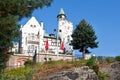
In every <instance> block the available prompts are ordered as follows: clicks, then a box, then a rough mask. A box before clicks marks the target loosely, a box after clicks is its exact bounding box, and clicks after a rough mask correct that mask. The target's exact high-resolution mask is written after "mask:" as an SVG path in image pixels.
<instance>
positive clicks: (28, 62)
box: [24, 60, 35, 66]
mask: <svg viewBox="0 0 120 80" xmlns="http://www.w3.org/2000/svg"><path fill="white" fill-rule="evenodd" d="M34 64H35V63H34V62H33V61H31V60H28V61H25V63H24V65H25V66H33V65H34Z"/></svg>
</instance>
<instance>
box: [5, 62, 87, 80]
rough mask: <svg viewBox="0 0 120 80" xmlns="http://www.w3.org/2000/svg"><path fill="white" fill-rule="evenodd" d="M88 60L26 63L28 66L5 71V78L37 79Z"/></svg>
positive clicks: (15, 79) (83, 63) (82, 63)
mask: <svg viewBox="0 0 120 80" xmlns="http://www.w3.org/2000/svg"><path fill="white" fill-rule="evenodd" d="M86 62H87V61H86V60H79V61H63V60H59V61H49V62H46V63H44V64H40V63H36V64H31V63H30V65H26V67H20V68H16V69H12V70H6V71H5V72H4V77H3V78H4V79H5V80H33V79H34V80H37V78H38V79H39V78H40V77H41V76H44V75H49V74H52V73H55V72H57V71H60V70H66V69H69V68H71V67H80V66H83V65H85V64H86Z"/></svg>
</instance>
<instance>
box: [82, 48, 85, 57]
mask: <svg viewBox="0 0 120 80" xmlns="http://www.w3.org/2000/svg"><path fill="white" fill-rule="evenodd" d="M82 53H83V59H85V47H83V52H82Z"/></svg>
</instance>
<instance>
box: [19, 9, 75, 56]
mask: <svg viewBox="0 0 120 80" xmlns="http://www.w3.org/2000/svg"><path fill="white" fill-rule="evenodd" d="M63 13H64V11H63V9H61V10H60V13H59V14H58V16H57V19H58V35H57V36H56V35H54V34H46V33H45V30H44V29H43V27H44V25H43V22H40V23H39V22H38V21H37V20H36V18H35V17H32V18H31V19H30V20H29V21H28V22H27V23H26V24H25V25H24V26H21V29H20V31H21V35H20V41H19V52H20V53H21V54H24V55H26V56H33V55H34V54H35V53H39V54H42V53H44V54H48V53H53V54H59V53H63V52H64V51H63V50H61V49H60V47H61V43H62V42H64V47H65V52H66V53H73V48H72V46H70V45H69V44H70V41H71V40H72V37H71V34H72V31H73V24H72V23H71V22H69V21H67V20H66V15H65V14H63ZM46 40H48V43H49V49H48V50H47V51H46V50H45V45H46Z"/></svg>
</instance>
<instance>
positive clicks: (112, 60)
mask: <svg viewBox="0 0 120 80" xmlns="http://www.w3.org/2000/svg"><path fill="white" fill-rule="evenodd" d="M105 60H106V61H107V62H108V63H112V62H114V61H115V59H114V58H113V57H106V59H105Z"/></svg>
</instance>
